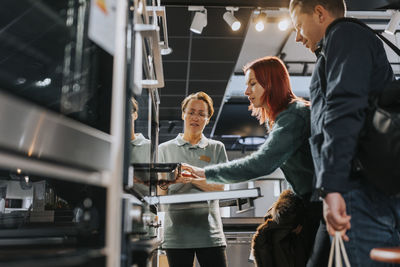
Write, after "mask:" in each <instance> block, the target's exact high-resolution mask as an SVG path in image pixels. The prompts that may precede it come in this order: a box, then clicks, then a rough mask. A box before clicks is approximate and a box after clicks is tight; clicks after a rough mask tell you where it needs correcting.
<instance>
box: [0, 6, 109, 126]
mask: <svg viewBox="0 0 400 267" xmlns="http://www.w3.org/2000/svg"><path fill="white" fill-rule="evenodd" d="M89 9H90V1H89V0H84V1H74V0H60V1H29V0H21V1H13V0H5V1H2V8H1V9H0V17H1V18H2V19H1V24H0V32H1V33H0V40H1V41H0V90H1V91H3V92H6V93H8V94H12V95H15V96H18V97H20V98H23V99H25V100H28V101H29V102H32V103H35V104H37V105H39V106H41V107H44V108H46V109H50V110H53V111H55V112H57V113H61V114H64V115H66V116H68V117H70V118H73V119H74V120H77V121H79V122H82V123H84V124H86V125H89V126H91V127H93V128H96V129H98V130H101V131H103V132H106V133H108V132H109V130H110V106H111V82H112V62H113V60H112V56H110V55H109V54H107V53H106V52H105V51H104V50H103V49H101V48H100V47H99V46H97V45H96V44H94V43H93V42H91V41H90V40H89V38H88V19H89Z"/></svg>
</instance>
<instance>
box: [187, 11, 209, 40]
mask: <svg viewBox="0 0 400 267" xmlns="http://www.w3.org/2000/svg"><path fill="white" fill-rule="evenodd" d="M188 9H189V11H196V13H194V17H193V20H192V24H191V25H190V30H191V31H192V32H194V33H197V34H201V32H202V31H203V28H204V27H205V26H207V9H205V8H204V7H203V6H189V8H188Z"/></svg>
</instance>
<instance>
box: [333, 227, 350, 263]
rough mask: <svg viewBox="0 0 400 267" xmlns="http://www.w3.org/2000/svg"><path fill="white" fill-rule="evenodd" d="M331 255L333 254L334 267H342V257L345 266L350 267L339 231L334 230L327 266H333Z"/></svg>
mask: <svg viewBox="0 0 400 267" xmlns="http://www.w3.org/2000/svg"><path fill="white" fill-rule="evenodd" d="M333 255H335V267H343V263H342V258H343V260H344V263H345V266H346V267H351V266H350V262H349V258H348V257H347V253H346V249H345V247H344V244H343V240H342V237H341V235H340V232H335V236H334V237H333V240H332V245H331V251H330V253H329V261H328V267H332V266H333V265H332V264H333Z"/></svg>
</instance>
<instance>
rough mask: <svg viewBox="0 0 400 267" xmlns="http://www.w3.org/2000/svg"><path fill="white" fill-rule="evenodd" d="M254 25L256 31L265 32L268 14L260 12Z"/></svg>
mask: <svg viewBox="0 0 400 267" xmlns="http://www.w3.org/2000/svg"><path fill="white" fill-rule="evenodd" d="M254 23H255V24H256V26H255V27H256V31H258V32H261V31H263V30H264V27H265V24H266V23H267V14H265V13H263V12H262V11H260V14H258V15H257V17H256V18H255V19H254Z"/></svg>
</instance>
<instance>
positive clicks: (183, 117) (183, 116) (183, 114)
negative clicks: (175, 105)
mask: <svg viewBox="0 0 400 267" xmlns="http://www.w3.org/2000/svg"><path fill="white" fill-rule="evenodd" d="M181 117H182V120H183V121H184V120H185V113H184V112H183V111H182V116H181Z"/></svg>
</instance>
